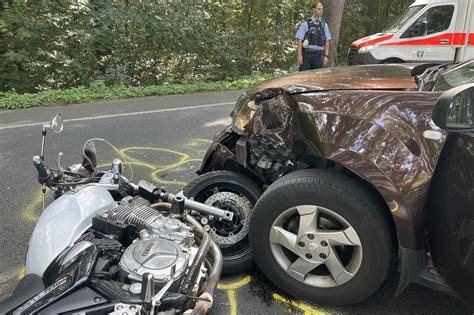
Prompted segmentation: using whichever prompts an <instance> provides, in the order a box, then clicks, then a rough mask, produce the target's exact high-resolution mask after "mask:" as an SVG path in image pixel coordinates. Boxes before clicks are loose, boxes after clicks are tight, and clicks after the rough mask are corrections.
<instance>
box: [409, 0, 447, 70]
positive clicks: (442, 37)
mask: <svg viewBox="0 0 474 315" xmlns="http://www.w3.org/2000/svg"><path fill="white" fill-rule="evenodd" d="M455 17H456V5H455V3H453V4H443V5H433V6H430V7H429V8H427V9H426V11H425V12H424V13H422V14H421V15H420V16H419V17H418V18H417V19H416V20H415V21H414V22H413V23H412V25H411V26H410V27H409V28H408V29H407V30H406V31H405V32H404V33H403V34H402V35H401V36H400V39H403V40H404V41H403V45H404V46H405V54H406V60H407V61H408V62H410V61H411V62H428V61H430V62H441V63H444V62H450V61H451V62H452V61H453V60H454V54H455V48H454V47H453V46H454V44H456V43H455V42H454V40H455V37H454V29H455V24H456V21H455V20H456V18H455Z"/></svg>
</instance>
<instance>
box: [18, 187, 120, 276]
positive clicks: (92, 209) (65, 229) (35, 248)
mask: <svg viewBox="0 0 474 315" xmlns="http://www.w3.org/2000/svg"><path fill="white" fill-rule="evenodd" d="M116 206H117V204H116V203H115V201H114V199H113V198H112V196H111V195H110V193H109V192H108V191H107V190H106V189H105V188H102V187H94V186H90V187H85V188H83V189H81V190H79V191H78V192H76V193H74V194H65V195H62V196H61V197H59V198H58V199H56V200H55V201H54V202H53V203H52V204H51V205H49V206H48V207H47V208H46V209H45V211H44V212H43V213H42V214H41V216H40V218H39V220H38V222H37V223H36V226H35V229H34V230H33V234H32V235H31V239H30V242H29V245H28V252H27V254H26V273H27V274H30V273H34V274H37V275H39V276H40V277H42V276H43V273H44V272H45V270H46V268H47V267H48V266H49V265H50V264H51V262H52V261H53V260H54V259H55V258H56V257H57V256H58V255H59V254H60V253H61V252H62V251H63V250H64V249H65V248H67V247H68V246H70V245H71V244H72V243H73V242H74V241H76V240H77V239H78V238H79V237H80V236H81V235H82V234H83V233H84V232H85V231H86V230H87V229H88V228H89V227H90V226H91V225H92V218H93V217H94V216H95V214H96V213H98V212H99V211H102V210H104V211H105V210H109V209H113V208H114V207H116Z"/></svg>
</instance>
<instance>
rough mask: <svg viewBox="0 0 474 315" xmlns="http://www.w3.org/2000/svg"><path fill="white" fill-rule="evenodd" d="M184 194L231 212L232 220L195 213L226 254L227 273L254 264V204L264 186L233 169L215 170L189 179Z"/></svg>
mask: <svg viewBox="0 0 474 315" xmlns="http://www.w3.org/2000/svg"><path fill="white" fill-rule="evenodd" d="M183 193H184V195H185V196H186V197H187V198H193V199H194V200H196V201H199V202H202V203H205V204H208V205H211V206H214V207H217V208H220V209H224V210H228V211H232V212H233V213H234V218H233V220H232V221H225V220H222V219H218V218H215V217H213V216H209V215H203V214H201V213H192V215H193V216H194V217H195V218H196V219H197V220H198V221H199V222H200V223H201V224H202V225H203V227H204V229H205V230H206V231H208V232H209V234H210V236H211V238H212V239H213V240H214V241H215V242H216V243H217V244H218V245H219V247H220V249H221V251H222V254H223V256H224V266H223V273H224V274H234V273H238V272H241V271H243V270H245V269H247V268H249V267H251V266H252V265H253V264H254V259H253V253H252V249H251V248H250V242H249V238H248V232H249V224H250V217H251V215H252V211H253V207H254V206H255V204H256V203H257V200H258V198H260V196H261V195H262V190H261V188H260V187H259V186H258V185H257V184H256V183H254V182H253V181H252V180H251V179H249V178H248V177H245V176H244V175H241V174H238V173H235V172H230V171H213V172H209V173H206V174H202V175H200V176H199V177H198V178H196V179H195V180H194V181H192V182H190V183H189V184H188V185H187V186H186V187H185V188H184V189H183Z"/></svg>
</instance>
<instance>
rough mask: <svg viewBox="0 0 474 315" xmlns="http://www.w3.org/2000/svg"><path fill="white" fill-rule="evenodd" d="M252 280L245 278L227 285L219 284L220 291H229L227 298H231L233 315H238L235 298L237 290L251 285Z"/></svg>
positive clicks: (231, 312)
mask: <svg viewBox="0 0 474 315" xmlns="http://www.w3.org/2000/svg"><path fill="white" fill-rule="evenodd" d="M250 280H252V278H251V277H250V276H245V277H243V278H242V279H241V280H239V281H235V282H231V283H225V284H223V283H222V284H221V283H219V284H218V285H217V288H218V289H219V290H226V291H227V296H228V297H229V303H230V314H231V315H237V299H236V298H235V290H236V289H238V288H241V287H243V286H244V285H247V284H249V282H250Z"/></svg>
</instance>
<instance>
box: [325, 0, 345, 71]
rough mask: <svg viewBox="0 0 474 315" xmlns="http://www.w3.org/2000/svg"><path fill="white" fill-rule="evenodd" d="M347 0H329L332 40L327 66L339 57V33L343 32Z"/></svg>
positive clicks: (331, 64)
mask: <svg viewBox="0 0 474 315" xmlns="http://www.w3.org/2000/svg"><path fill="white" fill-rule="evenodd" d="M345 2H346V1H345V0H332V1H329V3H328V5H329V8H330V9H329V12H331V16H330V18H329V23H328V24H329V25H328V26H329V31H330V32H331V37H332V40H331V41H330V42H329V45H330V46H329V61H328V63H327V65H326V66H327V67H331V66H333V65H334V63H335V61H336V58H337V44H338V43H339V34H340V32H341V23H342V13H343V11H344V4H345Z"/></svg>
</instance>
